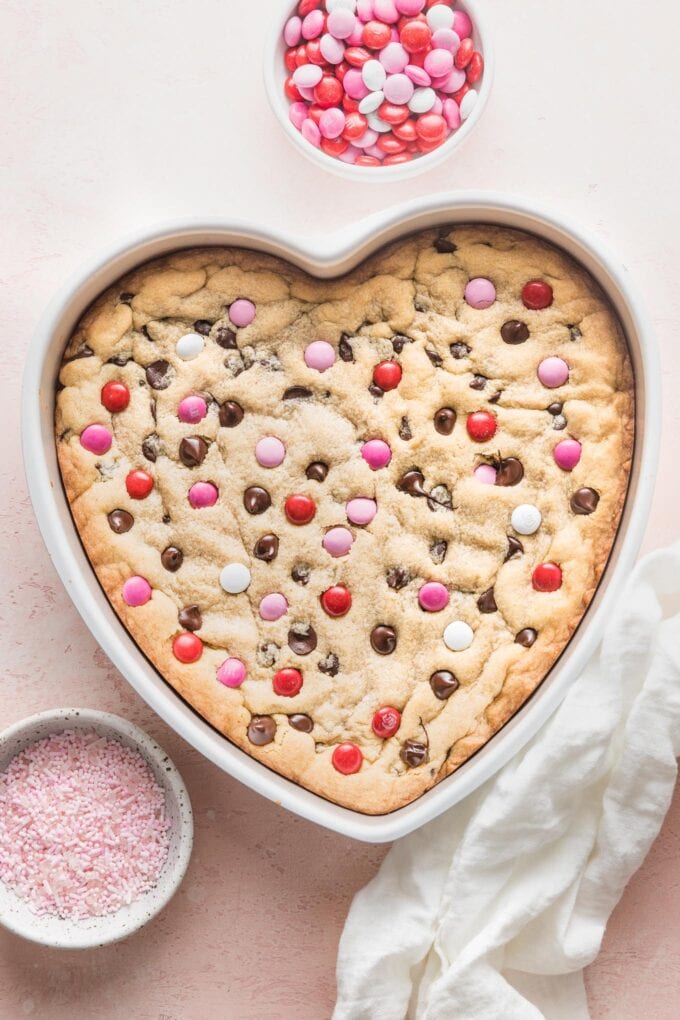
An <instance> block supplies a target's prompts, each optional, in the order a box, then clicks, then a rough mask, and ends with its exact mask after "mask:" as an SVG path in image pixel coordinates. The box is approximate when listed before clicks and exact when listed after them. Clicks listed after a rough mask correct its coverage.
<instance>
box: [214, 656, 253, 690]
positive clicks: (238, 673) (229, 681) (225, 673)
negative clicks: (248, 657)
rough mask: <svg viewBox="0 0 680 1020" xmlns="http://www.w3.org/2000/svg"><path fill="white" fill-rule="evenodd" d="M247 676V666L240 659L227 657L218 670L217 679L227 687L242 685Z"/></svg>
mask: <svg viewBox="0 0 680 1020" xmlns="http://www.w3.org/2000/svg"><path fill="white" fill-rule="evenodd" d="M245 678H246V667H245V665H244V664H243V663H242V662H241V660H240V659H235V658H231V659H225V660H224V662H223V663H222V665H221V666H220V667H219V668H218V670H217V679H218V680H219V682H220V683H221V684H224V686H225V687H240V686H241V684H242V683H243V681H244V680H245Z"/></svg>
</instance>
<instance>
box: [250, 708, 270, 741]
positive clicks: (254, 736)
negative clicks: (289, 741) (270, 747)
mask: <svg viewBox="0 0 680 1020" xmlns="http://www.w3.org/2000/svg"><path fill="white" fill-rule="evenodd" d="M275 736H276V723H275V722H274V720H273V719H272V717H271V716H270V715H254V716H253V717H252V719H251V720H250V722H249V723H248V740H249V741H250V743H251V744H255V745H256V746H257V747H264V745H265V744H271V742H272V740H273V739H274V737H275Z"/></svg>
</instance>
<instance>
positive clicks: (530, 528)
mask: <svg viewBox="0 0 680 1020" xmlns="http://www.w3.org/2000/svg"><path fill="white" fill-rule="evenodd" d="M542 520H543V518H542V517H541V511H540V510H539V509H538V507H537V506H534V505H533V503H521V504H520V505H519V506H516V507H515V509H514V510H513V511H512V517H511V518H510V521H511V523H512V526H513V528H514V529H515V531H516V532H517V534H518V535H533V534H535V532H537V531H538V529H539V528H540V526H541V521H542Z"/></svg>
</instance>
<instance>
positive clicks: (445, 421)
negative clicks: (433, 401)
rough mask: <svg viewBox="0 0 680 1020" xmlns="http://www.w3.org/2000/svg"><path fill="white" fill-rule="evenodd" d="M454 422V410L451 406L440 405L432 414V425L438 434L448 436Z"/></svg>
mask: <svg viewBox="0 0 680 1020" xmlns="http://www.w3.org/2000/svg"><path fill="white" fill-rule="evenodd" d="M455 424H456V412H455V411H454V410H453V408H452V407H440V408H439V410H438V411H437V413H436V414H435V416H434V427H435V430H436V431H437V432H438V433H439V435H440V436H450V435H451V433H452V432H453V427H454V425H455Z"/></svg>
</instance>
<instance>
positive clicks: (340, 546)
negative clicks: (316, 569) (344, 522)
mask: <svg viewBox="0 0 680 1020" xmlns="http://www.w3.org/2000/svg"><path fill="white" fill-rule="evenodd" d="M353 544H354V536H353V535H352V532H351V531H350V530H349V528H343V527H337V528H331V529H330V530H329V531H327V532H326V534H325V535H324V537H323V541H322V545H323V547H324V549H325V550H326V552H327V553H329V554H330V555H331V556H333V557H338V556H346V555H347V553H348V552H349V551H350V550H351V548H352V545H353Z"/></svg>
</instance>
